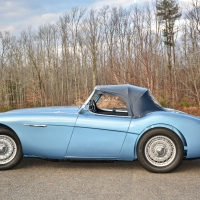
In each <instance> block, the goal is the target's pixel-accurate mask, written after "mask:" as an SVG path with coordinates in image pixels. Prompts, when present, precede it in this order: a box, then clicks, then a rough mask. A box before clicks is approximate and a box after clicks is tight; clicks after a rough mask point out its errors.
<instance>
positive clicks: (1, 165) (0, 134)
mask: <svg viewBox="0 0 200 200" xmlns="http://www.w3.org/2000/svg"><path fill="white" fill-rule="evenodd" d="M22 157H23V152H22V146H21V143H20V140H19V138H18V136H17V135H16V134H15V133H14V132H13V131H12V130H9V129H6V128H3V127H2V128H0V170H3V169H11V168H13V167H15V166H16V165H17V164H19V162H20V161H21V160H22Z"/></svg>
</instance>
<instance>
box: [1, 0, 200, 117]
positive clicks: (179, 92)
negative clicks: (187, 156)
mask: <svg viewBox="0 0 200 200" xmlns="http://www.w3.org/2000/svg"><path fill="white" fill-rule="evenodd" d="M159 3H160V4H159ZM159 3H154V2H151V3H146V4H145V5H143V6H138V5H134V4H133V6H130V7H109V6H103V7H102V8H98V9H95V8H94V9H87V8H73V9H71V10H69V11H67V12H66V13H63V15H62V16H60V17H59V19H57V21H56V22H55V23H53V24H41V25H40V26H39V27H38V28H37V30H35V29H32V28H31V26H30V27H27V28H26V29H25V30H24V31H23V32H21V33H20V34H19V35H12V34H11V33H9V32H5V31H4V32H2V31H0V111H5V110H10V109H15V108H25V107H37V106H52V105H53V106H57V105H79V104H81V103H82V102H84V101H85V100H86V98H87V97H88V95H89V94H90V93H91V92H92V90H93V88H94V86H95V85H107V84H132V85H137V86H141V87H146V88H148V89H149V90H150V92H151V93H152V94H153V95H154V96H155V97H156V98H157V100H158V101H159V102H160V103H161V104H162V105H163V106H165V107H172V108H179V109H182V110H184V109H188V110H189V108H193V109H194V108H196V110H197V111H199V107H200V2H199V0H192V1H191V2H190V3H189V4H188V6H187V8H186V9H181V8H180V5H178V2H176V1H174V0H162V1H159ZM170 3H171V4H170ZM164 6H167V8H170V6H171V10H170V9H168V11H169V12H168V13H163V7H164ZM41 23H42V22H41ZM195 112H196V111H195ZM198 114H199V115H200V112H199V113H198Z"/></svg>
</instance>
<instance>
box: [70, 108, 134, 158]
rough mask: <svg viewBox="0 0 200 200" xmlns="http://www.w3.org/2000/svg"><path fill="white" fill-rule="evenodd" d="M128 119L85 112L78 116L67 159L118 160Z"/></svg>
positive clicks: (128, 122)
mask: <svg viewBox="0 0 200 200" xmlns="http://www.w3.org/2000/svg"><path fill="white" fill-rule="evenodd" d="M130 121H131V118H130V117H114V116H105V115H98V114H93V113H91V112H89V111H88V112H85V113H83V114H80V115H79V117H78V119H77V122H76V125H75V128H74V132H73V135H72V138H71V141H70V145H69V148H68V151H67V157H70V158H71V157H78V158H98V159H103V158H111V159H118V157H119V154H120V151H121V148H122V145H123V143H124V140H125V137H126V134H127V131H128V127H129V124H130Z"/></svg>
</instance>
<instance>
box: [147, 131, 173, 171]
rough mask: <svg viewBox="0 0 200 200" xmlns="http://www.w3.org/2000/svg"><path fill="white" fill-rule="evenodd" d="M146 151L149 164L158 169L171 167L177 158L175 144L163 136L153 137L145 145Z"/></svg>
mask: <svg viewBox="0 0 200 200" xmlns="http://www.w3.org/2000/svg"><path fill="white" fill-rule="evenodd" d="M144 151H145V156H146V159H147V160H148V161H149V163H151V164H152V165H155V166H157V167H164V166H167V165H169V164H170V163H172V162H173V160H174V158H175V156H176V146H175V144H174V142H173V141H172V140H171V139H169V138H168V137H165V136H162V135H158V136H155V137H152V138H151V139H150V140H149V141H148V142H147V144H146V145H145V150H144Z"/></svg>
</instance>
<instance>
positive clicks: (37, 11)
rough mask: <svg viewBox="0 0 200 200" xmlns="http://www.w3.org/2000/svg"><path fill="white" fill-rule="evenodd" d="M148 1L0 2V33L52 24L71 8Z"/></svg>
mask: <svg viewBox="0 0 200 200" xmlns="http://www.w3.org/2000/svg"><path fill="white" fill-rule="evenodd" d="M145 1H149V2H152V1H150V0H0V31H9V32H10V33H12V34H19V33H20V32H21V31H22V30H23V29H25V28H27V27H28V26H32V27H33V28H37V27H38V26H39V25H40V24H44V23H53V22H55V21H57V20H58V17H59V16H60V15H62V14H63V13H64V12H66V11H67V10H70V9H71V8H73V7H89V8H91V7H95V8H99V7H102V6H103V5H111V6H120V5H121V6H130V5H133V4H141V2H145ZM179 1H185V2H187V1H189V0H179Z"/></svg>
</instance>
